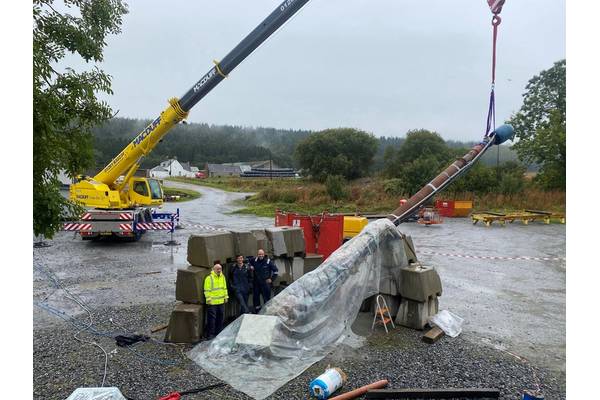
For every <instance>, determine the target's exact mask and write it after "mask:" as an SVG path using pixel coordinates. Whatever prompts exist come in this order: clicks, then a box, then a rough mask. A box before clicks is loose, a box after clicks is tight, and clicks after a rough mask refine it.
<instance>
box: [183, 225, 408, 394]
mask: <svg viewBox="0 0 600 400" xmlns="http://www.w3.org/2000/svg"><path fill="white" fill-rule="evenodd" d="M406 264H407V261H406V255H405V253H404V246H403V244H402V236H401V234H400V232H399V231H398V230H397V228H396V227H395V226H394V224H393V223H392V222H390V221H389V220H387V219H382V220H378V221H375V222H373V223H371V224H369V225H367V227H365V229H363V231H362V232H361V233H360V234H359V235H357V236H356V237H354V238H353V239H352V240H350V241H349V242H347V243H345V244H344V245H343V246H342V247H340V248H339V249H338V250H337V251H335V252H334V253H333V254H332V255H331V256H330V257H329V258H328V259H327V260H326V261H325V262H324V263H323V264H321V265H320V266H319V268H317V269H316V270H314V271H312V272H310V273H308V274H306V275H304V276H302V277H301V278H300V279H298V280H297V281H295V282H294V283H293V284H292V285H290V286H288V287H287V288H286V289H285V290H283V291H282V292H281V293H280V294H279V295H277V296H276V297H274V298H273V299H271V301H269V302H268V303H267V304H266V305H265V306H264V307H263V309H262V310H261V313H260V314H261V315H265V316H272V317H273V318H275V319H276V321H275V323H273V324H270V326H271V328H267V329H269V330H270V331H269V332H265V327H264V326H257V325H256V324H248V323H245V324H244V327H243V331H242V332H241V333H240V329H241V327H242V321H243V319H244V317H243V316H242V317H241V318H238V319H237V320H235V321H234V322H233V323H231V324H230V325H229V326H227V327H226V328H225V329H224V330H223V331H222V332H221V333H220V334H219V335H218V336H217V337H216V338H215V339H213V340H212V341H210V342H203V343H200V344H199V345H197V346H196V347H194V348H193V349H192V350H191V351H190V352H189V353H188V355H189V357H190V358H191V359H192V360H194V361H195V362H196V363H197V364H198V365H200V366H201V367H202V368H203V369H204V370H206V371H208V372H209V373H211V374H212V375H214V376H215V377H217V378H219V379H221V380H223V381H225V382H227V383H228V384H229V385H231V386H232V387H234V388H235V389H237V390H239V391H241V392H244V393H246V394H247V395H249V396H252V397H254V398H256V399H263V398H265V397H267V396H269V395H270V394H272V393H273V392H275V391H276V390H277V389H278V388H279V387H281V386H283V385H284V384H285V383H287V382H288V381H290V380H291V379H293V378H295V377H296V376H298V375H300V374H301V373H302V372H303V371H304V370H306V369H307V368H308V367H310V366H311V365H312V364H314V363H315V362H317V361H319V360H321V359H322V358H323V357H325V356H326V355H327V353H329V352H330V351H331V350H333V348H334V347H335V346H336V345H337V344H339V343H341V342H343V341H344V340H345V339H355V338H356V337H355V335H354V334H353V333H352V331H351V325H352V323H353V322H354V320H355V319H356V316H357V315H358V312H359V309H360V305H361V303H362V302H363V300H364V299H366V298H367V297H370V296H372V295H375V294H377V293H378V292H379V283H380V278H381V277H382V276H386V277H389V278H394V279H395V280H396V281H398V278H399V268H400V267H401V266H404V265H406ZM249 330H250V331H249ZM252 330H255V331H252ZM238 334H239V335H240V337H248V336H249V335H252V334H255V335H261V336H270V339H269V340H268V341H262V342H261V341H258V342H260V343H264V345H254V344H246V342H244V340H237V341H236V338H237V337H238ZM346 342H348V341H346ZM253 343H254V342H253ZM266 343H269V345H266ZM307 390H308V389H307Z"/></svg>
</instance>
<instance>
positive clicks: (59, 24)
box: [33, 0, 127, 238]
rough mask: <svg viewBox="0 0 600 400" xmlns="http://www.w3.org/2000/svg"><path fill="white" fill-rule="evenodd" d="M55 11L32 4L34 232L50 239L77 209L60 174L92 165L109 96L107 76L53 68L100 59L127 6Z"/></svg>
mask: <svg viewBox="0 0 600 400" xmlns="http://www.w3.org/2000/svg"><path fill="white" fill-rule="evenodd" d="M63 4H64V5H63V8H67V9H68V10H69V11H71V10H72V11H74V13H76V14H78V16H73V15H71V14H70V13H69V12H59V11H57V10H56V9H55V7H54V5H53V1H52V0H34V2H33V19H34V26H33V230H34V233H35V234H36V235H39V234H43V235H44V236H46V237H49V238H51V237H52V236H53V235H54V233H55V232H56V231H57V230H59V229H60V226H61V219H62V218H63V217H64V216H65V215H68V214H70V213H73V212H77V211H78V207H77V206H75V205H74V204H73V203H71V202H69V201H68V200H67V199H65V198H64V197H63V196H62V195H61V194H60V192H59V187H60V182H59V181H58V179H57V178H56V176H57V175H58V173H59V172H60V171H62V170H65V171H67V173H69V174H70V175H71V176H73V175H75V174H76V173H78V172H80V171H82V170H84V169H85V168H87V167H89V166H91V164H92V162H93V152H92V138H91V134H90V129H91V128H92V127H93V126H95V125H96V124H98V123H99V122H101V121H104V120H107V119H108V118H110V116H111V109H110V107H109V106H108V104H106V103H105V102H102V101H99V100H98V99H97V98H96V94H97V93H99V92H104V93H112V92H111V88H110V76H109V75H107V74H106V73H104V72H103V71H102V70H100V69H99V68H97V67H96V66H94V68H92V69H91V70H89V71H83V72H76V71H75V70H73V69H71V68H65V70H64V71H58V70H57V64H58V63H59V62H60V61H61V60H62V59H63V58H64V57H65V55H66V54H67V53H74V54H78V55H79V56H81V58H83V59H84V60H85V61H86V62H88V63H97V62H101V61H102V51H103V49H104V47H105V45H106V42H105V38H106V37H107V36H108V35H109V34H116V33H119V32H120V26H121V22H122V16H123V15H124V14H125V13H127V7H126V5H125V4H124V3H123V2H122V1H120V0H96V1H85V0H64V1H63Z"/></svg>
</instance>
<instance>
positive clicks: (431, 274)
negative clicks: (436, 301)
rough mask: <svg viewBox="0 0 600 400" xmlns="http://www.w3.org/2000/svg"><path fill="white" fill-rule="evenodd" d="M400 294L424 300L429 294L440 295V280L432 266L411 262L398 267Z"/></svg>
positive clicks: (416, 299)
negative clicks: (408, 264)
mask: <svg viewBox="0 0 600 400" xmlns="http://www.w3.org/2000/svg"><path fill="white" fill-rule="evenodd" d="M399 291H400V295H401V296H402V297H405V298H408V299H411V300H415V301H426V300H427V299H428V298H429V297H430V296H441V294H442V281H441V280H440V276H439V275H438V273H437V271H436V270H435V269H434V268H433V267H428V266H422V265H418V264H411V265H410V266H408V267H402V268H401V269H400V287H399Z"/></svg>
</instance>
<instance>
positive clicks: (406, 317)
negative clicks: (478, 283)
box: [361, 235, 442, 330]
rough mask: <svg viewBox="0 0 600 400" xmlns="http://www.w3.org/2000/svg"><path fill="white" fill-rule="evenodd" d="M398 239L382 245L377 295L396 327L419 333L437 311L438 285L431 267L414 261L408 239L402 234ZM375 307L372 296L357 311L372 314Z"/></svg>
mask: <svg viewBox="0 0 600 400" xmlns="http://www.w3.org/2000/svg"><path fill="white" fill-rule="evenodd" d="M402 239H403V240H400V241H398V240H395V241H392V242H389V243H385V244H384V245H385V246H386V247H387V249H386V251H385V252H384V253H383V254H384V257H383V260H382V267H381V275H380V281H379V294H381V295H382V296H383V298H384V299H385V301H386V303H387V306H388V309H389V311H390V315H392V316H395V322H396V323H397V324H398V325H402V326H406V327H409V328H413V329H419V330H421V329H423V328H425V326H426V325H427V319H428V318H429V317H431V316H433V315H435V314H436V313H437V312H438V306H439V301H438V296H441V294H442V283H441V280H440V277H439V275H438V273H437V271H436V270H435V269H434V268H433V267H428V266H422V265H421V264H420V263H419V262H418V260H417V257H416V254H415V250H414V245H413V242H412V238H411V237H410V236H407V235H403V238H402ZM376 307H377V304H376V302H375V296H374V297H372V298H369V299H367V300H366V301H365V302H364V303H363V306H362V307H361V310H369V309H370V310H371V311H372V312H375V310H376Z"/></svg>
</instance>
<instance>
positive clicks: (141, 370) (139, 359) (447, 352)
mask: <svg viewBox="0 0 600 400" xmlns="http://www.w3.org/2000/svg"><path fill="white" fill-rule="evenodd" d="M172 307H173V305H172V304H170V303H167V304H144V305H135V306H130V307H107V308H101V309H95V310H93V315H94V320H95V321H97V322H96V324H95V325H94V326H95V328H96V329H97V330H98V331H100V332H107V333H109V334H114V335H116V334H121V333H124V331H125V330H131V331H138V332H140V333H145V334H148V333H149V331H150V328H151V327H153V326H156V325H159V324H161V323H164V322H166V321H167V320H168V318H169V314H170V312H171V310H172ZM78 318H79V320H80V321H82V322H87V318H86V317H85V315H84V316H79V317H78ZM109 318H112V319H113V321H114V322H116V323H117V324H119V325H120V326H121V327H122V328H120V327H118V326H116V325H115V324H114V323H112V322H110V321H109ZM369 318H370V317H369V316H368V315H361V316H360V317H359V320H362V321H363V322H364V321H366V320H368V319H369ZM55 321H56V322H55V323H52V324H51V325H50V326H47V327H45V328H42V329H36V330H35V331H34V342H33V345H34V371H33V372H34V382H33V384H34V391H33V393H34V399H40V400H41V399H61V400H62V399H65V398H66V397H68V395H69V394H70V393H71V392H72V391H73V390H75V389H76V388H77V387H80V386H88V387H90V386H100V384H101V382H102V378H103V372H104V355H103V353H102V351H101V350H100V349H98V348H97V347H95V346H92V345H82V344H80V343H79V342H77V341H76V340H75V339H74V338H73V334H74V333H75V332H76V331H77V330H76V329H75V328H74V327H73V326H72V325H71V324H68V323H67V322H64V321H62V320H61V319H59V318H57V317H56V318H55ZM363 325H364V323H363ZM468 335H469V334H468V333H465V334H463V335H461V336H459V337H457V338H454V339H451V338H447V337H445V338H442V339H441V340H440V341H439V342H437V343H435V344H433V345H428V344H425V343H423V342H422V341H421V336H422V332H418V331H414V330H411V329H406V328H397V329H396V330H394V331H393V332H391V333H390V334H389V335H385V333H383V331H381V332H376V333H374V334H372V335H371V336H370V337H369V338H368V342H367V345H365V346H364V347H362V348H361V349H360V350H353V349H349V348H338V349H337V350H336V351H335V352H333V353H332V354H330V355H328V356H327V357H325V358H324V359H323V360H322V361H320V362H319V363H317V364H315V365H313V366H312V367H310V368H309V369H308V370H307V371H305V372H304V373H303V374H301V375H300V376H299V377H297V378H296V379H294V380H292V381H291V382H289V383H287V384H286V385H285V386H283V387H282V388H280V389H279V390H278V391H277V392H276V393H274V394H273V395H272V396H271V397H270V399H304V398H307V397H308V391H307V388H308V384H309V382H310V381H311V380H312V379H313V378H314V377H316V376H318V375H319V374H321V373H322V372H323V371H324V369H325V368H326V367H327V365H329V364H331V365H332V366H338V367H340V368H342V369H343V370H344V371H345V372H346V373H347V374H348V383H347V384H346V385H345V388H355V387H358V386H361V385H364V384H367V383H370V382H372V381H375V380H378V379H388V380H389V381H390V387H430V388H432V387H496V388H499V389H500V391H501V397H500V398H502V399H517V398H520V394H521V393H522V392H523V390H525V389H532V388H535V378H534V372H535V376H537V377H538V379H539V381H540V384H541V388H542V391H543V393H544V395H545V398H546V399H564V398H565V374H564V373H561V372H553V371H550V370H545V369H542V368H540V369H538V368H536V367H532V366H530V365H529V364H526V363H524V362H523V361H520V360H517V359H516V358H514V357H513V356H511V355H509V354H507V353H505V352H502V351H499V350H497V349H494V348H493V347H489V346H485V345H478V344H475V343H473V341H472V340H469V338H468ZM80 336H81V338H82V339H84V340H95V341H96V342H97V343H98V344H100V345H101V346H103V347H104V349H105V350H106V351H107V352H108V354H109V359H108V369H107V375H106V382H105V386H117V387H119V389H120V390H121V391H122V392H123V393H124V394H125V395H126V396H129V397H130V398H132V399H136V400H138V399H150V400H152V399H157V398H159V397H160V396H164V395H166V394H167V393H169V392H172V391H174V390H188V389H192V388H196V387H200V386H204V385H209V384H214V383H218V380H217V379H216V378H214V377H212V376H211V375H209V374H207V373H205V372H204V371H203V370H202V369H201V368H200V367H198V366H197V365H196V364H194V363H193V362H191V360H189V359H187V357H186V356H185V352H186V351H187V350H189V349H191V347H192V346H191V345H168V344H164V343H159V342H158V341H160V340H162V338H163V336H164V331H162V332H159V333H156V334H153V335H152V337H153V338H154V339H156V340H157V341H152V342H147V343H138V344H136V345H135V346H133V350H128V349H124V348H120V347H117V346H116V344H115V341H114V340H113V339H112V338H111V337H107V336H93V335H91V334H88V333H82V334H81V335H80ZM169 364H175V365H169ZM184 398H185V399H190V400H192V399H202V398H213V399H214V398H218V399H247V398H248V396H246V395H244V394H243V393H240V392H237V391H235V390H233V389H232V388H230V387H228V386H224V387H221V388H217V389H213V390H212V391H210V392H206V393H202V394H197V395H189V396H186V397H184Z"/></svg>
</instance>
